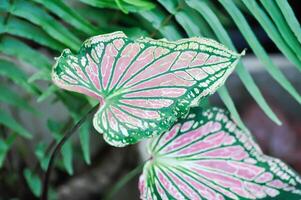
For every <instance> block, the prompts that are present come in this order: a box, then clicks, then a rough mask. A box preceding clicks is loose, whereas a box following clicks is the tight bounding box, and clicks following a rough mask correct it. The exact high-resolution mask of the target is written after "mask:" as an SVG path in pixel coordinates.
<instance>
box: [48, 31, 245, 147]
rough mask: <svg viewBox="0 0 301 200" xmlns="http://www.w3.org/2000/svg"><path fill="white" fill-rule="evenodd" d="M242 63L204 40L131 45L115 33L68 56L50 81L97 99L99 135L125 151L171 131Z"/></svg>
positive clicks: (94, 39)
mask: <svg viewBox="0 0 301 200" xmlns="http://www.w3.org/2000/svg"><path fill="white" fill-rule="evenodd" d="M240 57H241V54H237V53H235V52H233V51H231V50H229V49H227V48H226V47H224V46H223V45H221V44H219V43H217V42H215V41H213V40H209V39H204V38H198V37H194V38H188V39H182V40H178V41H167V40H165V39H162V40H153V39H150V38H140V39H137V40H132V39H130V38H128V37H127V36H126V35H125V34H124V33H122V32H114V33H111V34H105V35H99V36H96V37H92V38H90V39H88V40H87V41H86V42H84V43H83V45H82V47H81V48H80V50H79V53H78V54H77V55H74V54H72V53H71V51H70V50H68V49H67V50H64V52H63V53H62V55H61V56H60V57H59V58H58V59H57V63H56V64H55V66H54V67H53V73H52V79H53V81H54V83H55V84H56V85H58V86H59V87H61V88H64V89H67V90H71V91H75V92H80V93H83V94H85V95H89V96H91V97H94V98H96V99H98V100H99V101H100V107H99V110H98V112H97V113H96V114H95V116H94V119H93V124H94V127H95V129H96V130H97V131H98V132H100V133H103V134H104V139H105V140H106V141H107V142H108V143H109V144H112V145H114V146H125V145H127V144H133V143H136V142H138V141H140V140H141V139H143V138H146V137H151V136H154V135H159V134H161V133H163V132H165V131H167V130H168V129H169V128H170V127H171V126H172V125H173V124H174V122H175V121H176V120H177V119H178V118H181V117H184V116H185V115H186V114H187V113H188V111H189V107H190V106H194V105H197V104H198V102H199V101H200V100H201V99H202V98H204V97H206V96H208V95H210V94H212V93H214V92H215V91H216V90H217V89H218V88H219V87H220V86H221V85H222V84H223V83H224V81H225V80H226V78H227V77H228V76H229V74H230V73H231V72H232V71H233V69H234V68H235V66H236V64H237V62H238V60H239V58H240Z"/></svg>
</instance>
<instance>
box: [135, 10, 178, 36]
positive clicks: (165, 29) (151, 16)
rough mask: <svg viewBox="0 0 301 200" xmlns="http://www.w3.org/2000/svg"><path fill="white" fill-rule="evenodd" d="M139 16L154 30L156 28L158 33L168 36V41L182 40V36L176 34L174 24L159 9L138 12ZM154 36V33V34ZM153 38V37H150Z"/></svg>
mask: <svg viewBox="0 0 301 200" xmlns="http://www.w3.org/2000/svg"><path fill="white" fill-rule="evenodd" d="M139 15H140V16H142V17H143V18H144V19H145V20H147V21H149V22H150V23H151V24H152V25H153V27H154V28H156V29H157V30H158V31H159V32H160V33H164V36H165V37H166V35H168V37H166V38H168V39H169V40H177V39H179V38H183V37H182V35H181V34H180V33H179V32H178V30H177V28H176V25H175V23H174V22H173V21H172V20H170V18H169V17H171V16H168V17H167V16H166V15H165V13H164V11H162V10H161V9H159V8H158V9H156V10H150V11H143V12H139ZM154 34H155V33H154ZM151 37H153V35H152V36H151Z"/></svg>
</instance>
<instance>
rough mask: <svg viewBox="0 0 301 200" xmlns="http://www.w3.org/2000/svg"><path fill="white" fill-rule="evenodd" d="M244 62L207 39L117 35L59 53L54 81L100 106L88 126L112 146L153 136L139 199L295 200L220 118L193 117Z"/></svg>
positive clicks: (277, 174)
mask: <svg viewBox="0 0 301 200" xmlns="http://www.w3.org/2000/svg"><path fill="white" fill-rule="evenodd" d="M243 54H244V52H243V53H242V54H237V53H235V52H233V51H231V50H229V49H227V48H226V47H225V46H223V45H221V44H219V43H217V42H215V41H213V40H210V39H204V38H198V37H194V38H188V39H182V40H178V41H167V40H165V39H161V40H154V39H151V38H139V39H136V40H132V39H130V38H128V37H127V36H126V35H125V34H124V33H122V32H114V33H111V34H105V35H100V36H96V37H92V38H90V39H88V40H87V41H85V42H84V43H83V45H82V46H81V48H80V50H79V53H78V54H77V55H75V54H72V53H71V51H70V50H68V49H67V50H64V51H63V53H62V54H61V56H60V57H59V58H58V59H57V62H56V64H55V66H54V67H53V71H52V79H53V81H54V83H55V84H56V85H58V86H59V87H61V88H63V89H66V90H70V91H75V92H79V93H83V94H85V95H88V96H90V97H93V98H95V99H97V100H98V101H99V104H100V105H99V108H98V110H97V112H96V114H95V115H94V118H93V125H94V127H95V129H96V130H97V131H98V132H100V133H103V134H104V139H105V140H106V141H107V142H108V143H109V144H111V145H114V146H117V147H122V146H126V145H128V144H134V143H136V142H138V141H140V140H142V139H144V138H148V137H153V138H152V139H151V141H150V143H149V146H148V147H149V149H148V150H149V153H150V155H151V157H150V159H149V160H148V161H147V162H146V164H145V166H144V170H143V174H142V175H141V177H140V181H139V189H140V192H141V199H154V200H155V199H263V198H270V197H271V198H276V199H277V198H278V199H283V198H285V199H300V198H301V180H300V178H299V177H298V175H297V174H295V173H294V172H293V170H291V169H290V168H289V167H288V166H287V165H285V164H284V163H283V162H281V161H280V160H277V159H274V158H271V157H268V156H266V155H264V154H263V153H262V151H261V150H260V148H259V147H258V145H257V144H256V143H255V142H254V140H253V138H252V136H251V135H250V134H249V133H246V132H244V131H242V130H241V129H240V128H239V127H238V126H237V125H236V124H235V123H234V122H233V121H232V120H231V118H230V117H229V116H228V114H227V113H226V112H224V111H223V110H220V109H217V108H211V109H208V110H203V109H202V108H199V107H195V108H192V109H190V108H191V107H194V106H198V104H199V101H200V100H202V99H203V98H204V97H206V96H208V95H210V94H212V93H214V92H215V91H216V90H217V89H218V88H219V87H220V86H222V85H223V84H224V82H225V80H226V79H227V77H228V76H229V74H230V73H231V72H232V71H233V69H234V68H235V66H236V64H237V63H238V61H239V59H240V57H241V55H243ZM60 145H62V144H60ZM58 146H59V145H58ZM53 157H54V156H53ZM47 171H48V170H47ZM49 174H50V173H48V175H49ZM45 180H46V181H45V184H44V189H45V188H47V181H48V179H47V178H46V179H45ZM45 185H46V186H45ZM44 191H46V193H47V189H46V190H44ZM44 194H45V192H44Z"/></svg>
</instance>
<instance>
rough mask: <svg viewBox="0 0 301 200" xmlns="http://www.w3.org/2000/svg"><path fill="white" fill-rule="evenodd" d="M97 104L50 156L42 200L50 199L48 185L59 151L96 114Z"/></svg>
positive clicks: (67, 134)
mask: <svg viewBox="0 0 301 200" xmlns="http://www.w3.org/2000/svg"><path fill="white" fill-rule="evenodd" d="M98 105H99V104H97V105H96V106H94V107H93V108H92V109H91V110H89V112H88V113H87V114H85V115H84V116H83V117H82V118H81V119H80V120H79V121H78V122H77V123H76V124H75V125H74V126H73V127H72V128H71V129H70V130H69V131H67V132H66V133H65V135H64V136H63V138H62V139H61V141H60V142H59V143H58V144H57V145H56V146H55V147H54V150H53V152H52V154H51V156H50V160H49V164H48V167H47V170H46V173H45V176H44V178H43V188H42V195H41V200H47V199H48V185H49V178H50V175H51V170H52V168H53V165H54V162H55V158H56V156H57V154H58V153H59V151H60V150H61V148H62V146H63V145H64V143H65V142H66V141H67V140H68V139H69V138H70V137H71V136H72V135H73V133H75V132H76V130H77V129H78V128H79V127H80V126H81V125H82V124H83V123H84V122H85V121H86V119H87V118H88V117H89V116H91V115H92V114H94V112H95V111H96V109H97V108H98Z"/></svg>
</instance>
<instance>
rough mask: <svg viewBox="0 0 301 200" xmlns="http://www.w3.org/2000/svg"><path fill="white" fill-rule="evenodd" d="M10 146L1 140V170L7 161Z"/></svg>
mask: <svg viewBox="0 0 301 200" xmlns="http://www.w3.org/2000/svg"><path fill="white" fill-rule="evenodd" d="M8 149H9V148H8V145H7V144H6V142H5V141H4V140H2V139H0V169H1V167H2V166H3V163H4V161H5V157H6V153H7V151H8Z"/></svg>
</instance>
